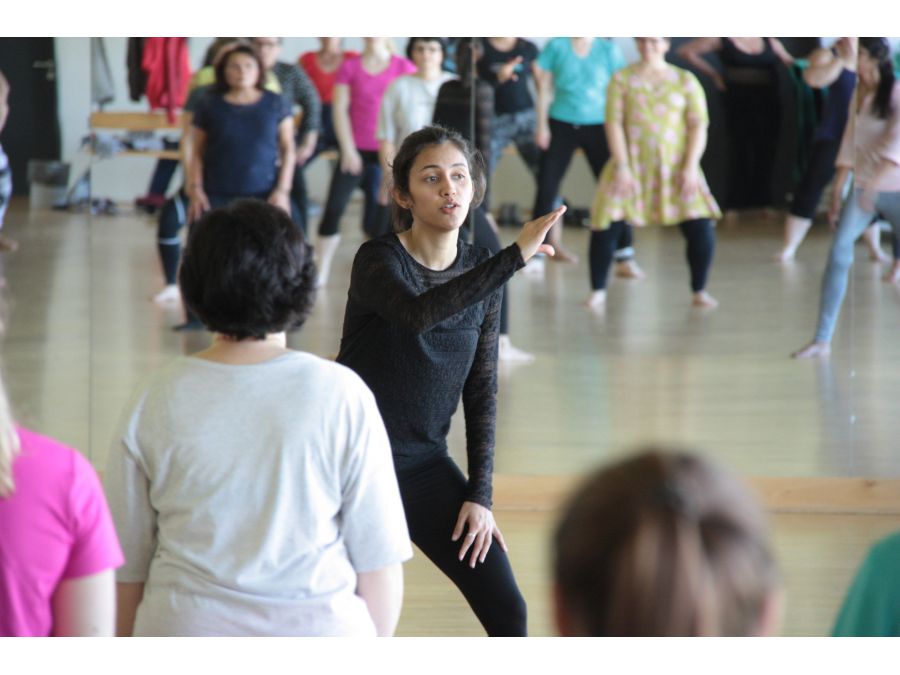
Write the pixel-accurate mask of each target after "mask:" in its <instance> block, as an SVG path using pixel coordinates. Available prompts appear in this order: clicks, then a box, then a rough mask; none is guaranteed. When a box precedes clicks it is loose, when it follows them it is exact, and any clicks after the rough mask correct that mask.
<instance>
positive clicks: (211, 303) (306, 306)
mask: <svg viewBox="0 0 900 675" xmlns="http://www.w3.org/2000/svg"><path fill="white" fill-rule="evenodd" d="M315 280H316V268H315V263H314V262H313V256H312V247H310V246H309V244H307V243H306V242H305V241H304V239H303V234H302V233H301V232H300V230H299V229H298V228H297V226H296V225H295V224H294V223H293V222H292V221H291V219H290V218H289V217H288V215H287V214H286V213H285V212H284V211H282V210H281V209H279V208H276V207H274V206H272V205H271V204H267V203H266V202H264V201H262V200H259V199H242V200H239V201H236V202H235V203H233V204H231V205H230V206H227V207H225V208H221V209H214V210H212V211H209V212H208V213H206V214H205V215H204V216H203V217H202V218H201V219H200V220H199V221H198V222H196V223H194V224H193V225H192V226H191V229H190V234H189V235H188V241H187V246H186V247H185V250H184V255H183V256H182V260H181V268H180V270H179V272H178V285H179V286H180V287H181V294H182V297H183V298H184V302H185V304H186V305H187V306H188V307H189V308H190V310H191V311H192V312H193V313H194V314H196V315H197V316H198V317H199V318H200V320H201V321H202V322H203V324H204V325H205V326H206V327H207V328H208V329H209V330H211V331H214V332H216V333H222V334H223V335H228V336H230V337H233V338H236V339H239V340H242V339H245V338H256V339H262V338H264V337H265V336H266V334H268V333H280V332H281V331H284V330H291V329H295V328H299V327H300V326H301V325H303V322H304V321H305V320H306V318H307V316H309V312H310V310H311V309H312V306H313V301H314V299H315V285H316V281H315Z"/></svg>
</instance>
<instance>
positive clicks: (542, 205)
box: [532, 117, 634, 260]
mask: <svg viewBox="0 0 900 675" xmlns="http://www.w3.org/2000/svg"><path fill="white" fill-rule="evenodd" d="M578 148H581V150H582V151H583V152H584V155H585V157H587V161H588V164H590V166H591V171H592V172H593V173H594V178H599V177H600V172H601V171H602V170H603V166H604V165H605V164H606V162H607V161H608V160H609V146H608V145H607V143H606V130H605V129H604V126H603V125H602V124H569V123H568V122H560V121H559V120H555V119H553V118H552V117H551V118H550V147H549V148H547V150H546V151H544V153H543V154H542V155H541V161H540V168H539V169H538V191H537V197H536V198H535V201H534V212H533V213H532V218H540V217H541V216H543V215H544V214H546V213H550V211H552V210H553V207H554V206H555V205H556V202H557V200H558V199H559V188H560V185H562V181H563V178H564V177H565V175H566V171H567V170H568V168H569V164H570V163H571V162H572V157H573V155H574V154H575V151H576V150H577V149H578ZM633 243H634V236H633V234H632V232H631V226H630V225H626V226H625V227H624V228H623V229H622V230H621V231H620V232H619V240H618V241H617V242H616V256H615V257H616V260H628V259H630V258H632V257H633V256H634V248H633Z"/></svg>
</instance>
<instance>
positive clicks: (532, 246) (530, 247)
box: [516, 206, 566, 262]
mask: <svg viewBox="0 0 900 675" xmlns="http://www.w3.org/2000/svg"><path fill="white" fill-rule="evenodd" d="M565 212H566V207H565V206H560V207H559V208H557V209H554V210H553V211H551V212H550V213H548V214H547V215H545V216H541V217H540V218H535V219H534V220H531V221H529V222H527V223H525V224H524V225H523V226H522V231H521V232H520V233H519V237H518V238H517V239H516V244H517V245H518V246H519V250H520V251H521V253H522V260H524V261H525V262H528V261H529V260H530V259H531V258H533V257H534V255H535V254H537V253H546V254H547V255H553V254H554V253H555V251H554V250H553V247H552V246H550V245H549V244H545V243H544V239H545V238H546V237H547V233H548V232H549V231H550V228H551V227H553V226H554V225H555V224H556V223H557V221H559V219H560V218H561V217H562V214H564V213H565Z"/></svg>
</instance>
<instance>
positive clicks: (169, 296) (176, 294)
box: [151, 284, 181, 305]
mask: <svg viewBox="0 0 900 675" xmlns="http://www.w3.org/2000/svg"><path fill="white" fill-rule="evenodd" d="M151 300H153V302H155V303H156V304H157V305H172V304H175V303H177V302H178V301H179V300H181V292H180V291H179V290H178V286H176V285H175V284H169V285H168V286H166V287H165V288H164V289H162V290H161V291H160V292H159V293H157V294H156V295H154V296H153V297H152V298H151Z"/></svg>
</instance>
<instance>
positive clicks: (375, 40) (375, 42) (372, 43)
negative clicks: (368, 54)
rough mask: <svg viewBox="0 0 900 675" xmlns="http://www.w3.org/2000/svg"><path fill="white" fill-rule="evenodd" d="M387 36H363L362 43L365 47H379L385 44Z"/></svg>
mask: <svg viewBox="0 0 900 675" xmlns="http://www.w3.org/2000/svg"><path fill="white" fill-rule="evenodd" d="M387 40H388V39H387V38H383V37H367V38H363V44H365V46H366V49H381V48H383V47H385V46H386V45H387Z"/></svg>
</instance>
